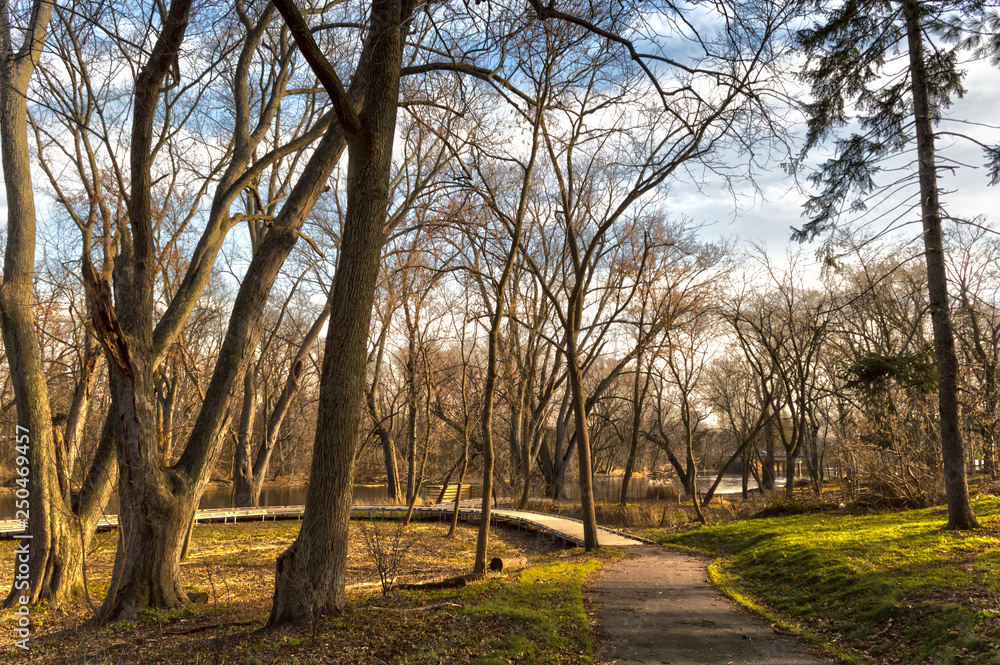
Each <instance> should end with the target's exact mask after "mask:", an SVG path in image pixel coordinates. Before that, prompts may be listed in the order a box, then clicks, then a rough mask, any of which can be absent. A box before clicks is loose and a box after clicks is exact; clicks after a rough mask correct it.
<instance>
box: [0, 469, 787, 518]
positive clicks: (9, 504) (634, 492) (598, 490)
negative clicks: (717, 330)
mask: <svg viewBox="0 0 1000 665" xmlns="http://www.w3.org/2000/svg"><path fill="white" fill-rule="evenodd" d="M650 482H651V481H650V480H649V479H648V478H645V477H634V478H633V479H632V481H631V482H630V483H629V491H628V498H629V499H633V500H634V499H643V498H646V489H647V488H648V487H649V484H650ZM652 482H654V483H655V482H658V481H656V480H653V481H652ZM666 482H669V481H666ZM713 482H715V476H714V475H699V476H698V488H699V489H700V490H701V491H703V492H705V491H708V489H709V488H710V487H711V486H712V483H713ZM741 483H742V481H741V480H740V477H739V476H726V477H724V478H723V479H722V481H721V482H720V483H719V487H718V488H717V489H716V490H715V492H716V494H738V493H739V492H741V491H742V484H741ZM777 484H778V486H779V487H781V486H783V484H784V480H783V479H779V480H778V483H777ZM621 486H622V479H621V478H620V477H607V476H598V477H595V478H594V500H595V501H597V502H598V503H604V502H613V501H618V498H619V496H620V494H621ZM750 486H751V488H753V487H755V485H754V484H753V482H752V481H751V484H750ZM426 487H427V486H426V485H425V486H424V488H423V490H422V492H421V496H422V497H424V498H426V495H427V490H426ZM306 489H307V488H306V487H305V486H304V485H285V486H277V487H265V488H264V489H263V490H261V493H260V505H261V506H300V505H303V504H305V502H306ZM566 493H567V496H568V498H569V499H571V500H577V499H579V498H580V487H579V485H577V483H576V482H567V483H566ZM385 503H388V499H387V498H386V492H385V485H355V486H354V504H355V505H358V504H361V505H366V504H385ZM232 505H233V491H232V488H231V487H218V486H214V487H209V488H208V489H207V490H205V493H204V494H203V495H202V497H201V503H199V504H198V507H199V508H230V507H232ZM117 512H118V498H117V497H114V496H113V497H111V500H110V501H109V502H108V505H107V507H106V508H105V513H108V514H114V513H117ZM13 518H14V498H13V497H12V496H11V495H9V494H7V495H3V496H0V520H10V519H13Z"/></svg>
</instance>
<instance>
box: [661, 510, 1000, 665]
mask: <svg viewBox="0 0 1000 665" xmlns="http://www.w3.org/2000/svg"><path fill="white" fill-rule="evenodd" d="M975 509H976V513H977V515H978V516H979V518H980V521H981V522H982V524H983V528H981V529H979V530H976V531H971V532H960V531H949V530H946V529H944V528H943V526H944V524H945V522H946V521H947V514H946V512H945V510H944V509H943V508H941V507H937V508H930V509H925V510H911V511H901V512H891V513H882V514H864V515H855V514H850V513H849V512H847V511H844V510H839V509H832V510H831V509H829V508H827V509H820V510H816V511H814V512H810V513H803V514H786V515H782V516H777V517H767V518H758V519H748V520H741V521H735V522H729V523H722V524H717V525H713V526H711V527H708V528H695V529H690V530H686V531H683V532H680V533H676V532H666V531H662V530H656V529H651V530H648V531H645V532H644V533H643V535H645V536H647V537H650V538H652V539H654V540H656V541H657V542H660V543H662V544H664V545H669V546H672V547H681V548H684V549H689V550H694V551H698V552H702V553H708V554H712V555H715V556H719V557H721V559H720V560H719V561H718V562H717V564H716V566H715V570H716V575H717V578H718V580H719V581H720V582H721V583H722V585H723V586H724V587H726V588H727V590H728V592H729V593H730V594H731V595H735V596H742V597H744V598H746V599H747V600H748V601H749V602H750V603H751V604H756V605H759V606H760V607H761V608H763V609H764V610H766V611H768V612H770V613H772V614H773V616H774V618H776V619H778V620H781V621H784V622H787V623H789V624H792V625H797V626H800V627H802V628H803V629H805V630H807V631H808V632H810V633H812V634H813V635H816V636H819V637H821V638H822V639H823V640H825V641H826V642H828V643H830V644H832V645H834V646H836V647H837V648H840V649H844V650H846V651H848V652H850V653H853V654H854V655H855V656H857V657H859V658H861V659H864V660H869V661H874V662H879V663H893V664H896V663H899V664H902V663H906V664H910V663H914V664H915V663H927V664H929V665H951V664H958V663H963V664H964V663H968V664H971V665H1000V547H998V546H1000V498H996V497H987V498H981V499H979V500H977V501H976V502H975Z"/></svg>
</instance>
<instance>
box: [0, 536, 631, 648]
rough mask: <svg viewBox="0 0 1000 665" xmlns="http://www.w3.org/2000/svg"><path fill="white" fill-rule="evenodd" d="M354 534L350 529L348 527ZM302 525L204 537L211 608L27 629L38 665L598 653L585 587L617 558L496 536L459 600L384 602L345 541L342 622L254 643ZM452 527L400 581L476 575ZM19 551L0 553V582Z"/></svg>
mask: <svg viewBox="0 0 1000 665" xmlns="http://www.w3.org/2000/svg"><path fill="white" fill-rule="evenodd" d="M354 524H355V525H356V524H357V523H354ZM298 527H299V525H298V523H294V522H278V523H245V524H230V525H205V526H199V527H197V528H196V531H195V538H194V545H193V549H192V556H191V558H190V559H189V560H188V561H186V562H185V563H184V564H183V567H184V575H185V580H186V582H188V583H189V584H190V585H191V588H193V589H196V590H199V591H204V592H206V593H208V594H209V597H210V599H209V602H208V604H207V605H196V606H193V607H191V608H189V609H186V610H178V611H165V612H164V611H147V612H146V613H144V614H143V616H142V618H141V619H140V620H139V621H136V622H131V623H122V624H117V625H113V626H111V627H109V628H103V629H92V628H86V627H83V623H84V622H85V621H86V619H87V618H88V617H89V616H90V610H89V608H88V607H87V606H86V604H85V603H81V604H80V605H79V606H77V607H73V608H66V610H67V611H66V612H59V613H52V612H45V611H43V608H39V609H38V610H37V611H36V612H34V613H33V615H32V620H33V626H32V638H31V646H32V652H33V653H32V660H33V662H41V663H52V664H54V663H67V662H70V663H77V662H80V663H82V662H87V663H91V662H93V663H115V664H119V663H208V662H211V663H241V664H242V663H337V664H341V663H342V664H348V663H350V664H352V665H353V664H356V663H371V664H373V665H378V664H379V663H479V664H481V665H488V664H491V663H525V664H527V663H552V664H565V665H569V664H574V665H575V664H576V663H587V662H589V661H590V658H591V656H592V651H593V645H592V642H591V637H590V628H589V626H588V623H587V618H586V614H585V613H584V609H583V599H582V586H583V581H584V578H585V577H586V576H587V574H589V573H590V572H591V571H592V570H594V569H595V568H596V567H598V566H599V565H601V563H602V562H604V561H607V560H608V559H609V558H610V557H612V556H614V555H613V554H607V553H602V554H597V555H584V554H583V553H582V552H579V551H578V550H568V551H567V550H561V549H555V548H554V547H553V546H552V545H550V544H548V543H547V542H545V541H544V540H543V539H538V538H536V537H534V536H530V535H525V534H516V533H512V532H509V531H505V530H496V531H494V537H493V539H492V541H491V552H490V556H494V555H497V556H500V557H502V558H503V559H504V561H505V570H504V573H503V574H502V575H491V577H489V578H488V579H486V580H483V581H481V582H475V583H472V584H470V585H469V586H467V587H465V588H464V589H456V590H448V591H434V592H425V591H397V592H393V593H392V594H390V595H389V596H387V597H383V596H382V595H381V594H380V593H379V586H378V582H377V580H378V576H377V573H376V571H375V569H374V566H373V565H372V564H371V562H370V561H369V557H368V555H367V554H366V553H365V551H364V547H363V544H362V542H361V538H360V535H359V534H358V529H357V528H352V542H351V554H350V557H349V561H348V574H349V578H350V579H349V583H350V584H351V587H349V597H350V600H351V605H350V609H349V611H348V612H347V613H346V614H345V615H343V616H340V617H331V618H323V619H319V620H317V621H316V622H315V623H314V624H313V625H310V626H305V627H301V628H296V629H285V630H280V631H261V630H260V629H261V628H262V626H263V624H264V622H265V621H266V620H267V616H268V612H269V610H270V603H271V592H272V589H273V576H274V572H273V567H274V561H275V557H276V556H277V554H278V553H280V552H281V551H282V550H284V548H286V547H287V546H288V545H289V544H290V543H291V542H292V540H293V539H294V538H295V535H296V534H297V531H298ZM446 531H447V526H446V525H440V524H436V523H434V524H420V523H418V524H414V525H412V526H411V528H410V531H409V536H408V537H409V538H410V540H411V541H412V542H411V547H410V550H409V553H408V555H407V557H406V560H405V562H404V564H403V566H402V568H401V570H400V571H399V581H401V582H420V581H427V580H439V579H443V578H445V577H450V576H453V575H460V574H465V573H468V572H469V571H470V570H471V567H472V566H471V564H472V559H473V555H474V549H475V537H476V533H475V529H474V528H472V527H462V528H461V529H460V530H459V534H458V537H457V538H456V539H451V540H448V539H445V538H443V535H444V533H445V532H446ZM113 535H114V534H110V535H108V536H101V537H100V539H99V540H98V542H97V543H96V545H95V548H94V550H93V551H92V553H91V556H90V558H89V561H90V565H89V577H90V582H91V583H90V589H91V595H92V597H93V599H94V601H95V602H99V601H100V599H101V597H102V595H103V593H104V592H105V591H106V589H107V583H108V577H109V575H110V570H111V563H112V560H113V556H114V546H113V540H112V537H113ZM12 552H13V544H12V543H10V542H5V543H0V567H2V568H0V570H3V571H8V570H9V569H10V566H11V555H12ZM12 618H13V616H12V614H11V613H10V612H9V611H4V612H3V613H2V615H0V635H3V640H2V647H0V660H6V659H7V658H8V657H9V656H11V655H12V654H13V655H15V656H16V655H18V654H16V653H14V651H13V650H12V649H11V646H10V645H11V643H12V642H13V637H12V636H13V634H14V633H13V624H12V621H11V620H12Z"/></svg>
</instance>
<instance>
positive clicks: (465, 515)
mask: <svg viewBox="0 0 1000 665" xmlns="http://www.w3.org/2000/svg"><path fill="white" fill-rule="evenodd" d="M453 507H454V506H453V505H436V506H417V507H415V508H414V509H413V517H414V519H418V520H437V521H441V522H444V521H447V520H448V519H450V518H451V512H452V509H453ZM304 511H305V506H272V507H268V508H210V509H206V510H199V511H198V512H197V513H196V514H195V518H194V519H195V522H199V523H203V524H204V523H220V522H221V523H228V522H262V521H268V520H287V519H293V520H294V519H302V514H303V512H304ZM479 513H480V509H479V501H477V500H469V501H463V502H462V503H461V505H460V509H459V518H460V519H462V520H463V521H466V522H477V523H478V522H479ZM404 515H406V506H353V507H352V508H351V516H352V517H354V518H359V519H363V518H366V517H370V518H375V519H377V518H379V517H389V516H392V517H401V516H404ZM490 522H492V523H493V524H494V525H495V526H503V527H508V528H513V529H519V530H525V531H534V532H537V533H538V534H540V535H544V536H547V537H550V538H552V539H553V540H555V541H559V542H562V543H563V544H565V545H576V546H583V523H582V522H580V521H579V520H574V519H570V518H566V517H558V516H556V515H547V514H545V513H535V512H530V511H519V510H507V509H496V508H495V509H493V510H492V511H490ZM97 528H98V530H99V531H106V530H110V529H116V528H118V516H117V515H108V516H106V517H104V518H102V519H101V521H100V523H99V524H98V527H97ZM23 530H24V529H23V528H22V527H21V525H20V524H18V522H16V521H7V522H0V539H12V538H14V537H15V536H16V535H17V534H19V533H21V532H22V531H23ZM597 541H598V544H599V545H601V546H602V547H630V546H634V545H641V544H642V542H643V541H641V540H639V539H637V538H633V537H631V536H628V535H625V534H622V533H619V532H617V531H613V530H611V529H605V528H603V527H599V528H598V534H597Z"/></svg>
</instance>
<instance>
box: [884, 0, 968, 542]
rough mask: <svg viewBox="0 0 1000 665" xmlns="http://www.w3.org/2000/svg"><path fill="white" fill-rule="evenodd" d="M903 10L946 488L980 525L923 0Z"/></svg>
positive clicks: (955, 509)
mask: <svg viewBox="0 0 1000 665" xmlns="http://www.w3.org/2000/svg"><path fill="white" fill-rule="evenodd" d="M903 15H904V17H905V19H906V37H907V43H908V46H909V56H910V80H911V82H912V86H913V119H914V123H915V126H916V135H917V163H918V173H919V177H920V211H921V217H922V218H923V228H924V234H923V235H924V257H925V259H926V262H927V290H928V295H929V300H928V304H929V305H930V310H931V323H932V325H933V328H934V352H935V355H936V357H937V366H938V410H939V413H940V417H941V455H942V458H943V462H944V483H945V492H946V493H947V497H948V528H949V529H974V528H977V527H978V526H979V522H978V521H977V520H976V515H975V513H974V512H973V510H972V503H971V501H970V500H969V485H968V481H967V479H966V470H965V444H964V442H963V441H962V430H961V427H960V423H959V413H958V357H957V355H956V353H955V338H954V335H953V334H952V328H951V319H950V316H949V313H948V311H949V306H948V279H947V275H946V272H945V257H944V241H943V238H942V228H941V206H940V203H939V200H938V186H937V169H936V167H935V165H934V132H933V129H932V128H931V108H930V102H929V100H928V93H927V68H926V65H925V62H924V45H923V38H922V34H921V32H922V29H921V22H920V5H919V3H918V2H917V1H916V0H903Z"/></svg>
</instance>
